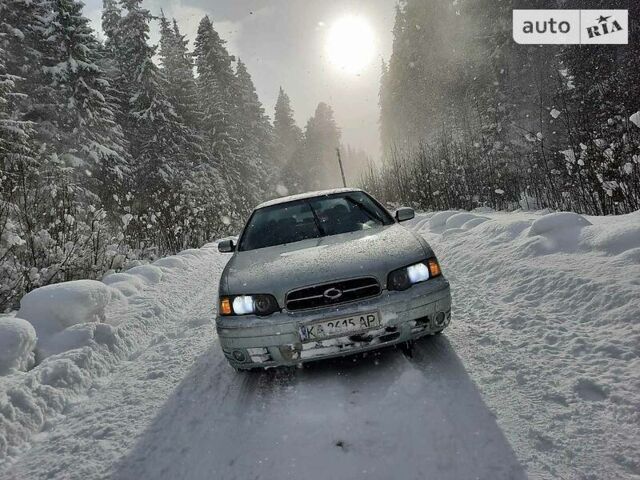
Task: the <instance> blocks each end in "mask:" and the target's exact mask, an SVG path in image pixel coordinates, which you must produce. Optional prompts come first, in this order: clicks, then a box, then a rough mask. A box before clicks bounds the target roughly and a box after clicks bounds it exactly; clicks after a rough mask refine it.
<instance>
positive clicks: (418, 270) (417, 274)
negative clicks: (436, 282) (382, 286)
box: [387, 257, 441, 290]
mask: <svg viewBox="0 0 640 480" xmlns="http://www.w3.org/2000/svg"><path fill="white" fill-rule="evenodd" d="M440 274H441V271H440V265H439V264H438V260H436V258H435V257H431V258H429V259H428V260H425V261H424V262H420V263H415V264H413V265H409V266H408V267H404V268H399V269H398V270H394V271H393V272H391V273H390V274H389V277H388V278H387V288H388V289H389V290H406V289H407V288H409V287H411V285H414V284H416V283H420V282H426V281H427V280H429V279H430V278H433V277H437V276H439V275H440Z"/></svg>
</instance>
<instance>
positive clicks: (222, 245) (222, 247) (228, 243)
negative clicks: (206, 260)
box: [218, 240, 236, 253]
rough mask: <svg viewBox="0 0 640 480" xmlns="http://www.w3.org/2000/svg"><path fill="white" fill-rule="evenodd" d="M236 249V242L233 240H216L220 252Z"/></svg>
mask: <svg viewBox="0 0 640 480" xmlns="http://www.w3.org/2000/svg"><path fill="white" fill-rule="evenodd" d="M235 249H236V244H235V243H233V240H220V242H218V251H219V252H220V253H230V252H233V251H234V250H235Z"/></svg>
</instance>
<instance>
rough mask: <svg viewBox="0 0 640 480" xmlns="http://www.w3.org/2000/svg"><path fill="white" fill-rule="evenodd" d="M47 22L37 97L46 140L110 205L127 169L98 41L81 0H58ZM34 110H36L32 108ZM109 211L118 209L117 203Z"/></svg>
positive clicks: (127, 163)
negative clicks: (44, 51)
mask: <svg viewBox="0 0 640 480" xmlns="http://www.w3.org/2000/svg"><path fill="white" fill-rule="evenodd" d="M52 7H53V9H52V12H51V14H50V15H49V16H47V17H46V18H45V19H44V20H43V35H44V38H45V39H46V45H47V56H46V60H45V61H44V62H43V65H42V70H43V72H42V79H43V81H44V84H40V85H38V86H37V87H36V88H35V89H34V96H35V97H36V98H37V99H38V101H39V102H41V104H42V105H46V108H43V109H42V110H40V111H38V112H37V113H38V117H39V118H38V120H39V122H40V124H42V125H44V124H46V125H48V127H47V128H45V129H43V130H42V131H43V132H44V133H45V134H44V137H43V140H44V141H46V142H47V143H48V144H49V145H50V146H51V147H52V148H53V151H54V153H55V155H56V156H57V157H58V159H60V160H61V161H62V162H63V163H64V164H65V165H69V166H73V167H76V169H77V172H79V175H77V177H78V178H79V179H81V181H82V183H83V184H85V185H87V186H89V187H90V189H91V191H92V192H94V193H97V194H99V196H100V198H101V199H102V201H103V203H105V204H107V205H110V204H111V203H112V202H113V201H114V199H115V198H117V195H119V194H120V193H121V186H122V184H123V181H124V177H125V175H126V174H127V173H128V170H129V158H128V155H127V151H126V148H125V145H126V142H125V139H124V135H123V133H122V130H121V129H120V126H119V125H118V124H117V123H116V121H115V115H114V111H113V108H112V105H111V104H110V103H109V102H108V101H107V99H106V97H105V95H106V91H107V89H108V87H109V83H108V81H107V79H106V77H105V74H104V72H103V71H102V70H101V69H100V67H99V66H98V65H97V64H96V62H97V60H98V58H99V57H100V45H99V43H98V41H97V40H96V38H95V37H94V35H93V31H92V29H91V28H90V26H89V20H88V19H87V18H86V17H84V16H83V15H82V8H83V4H82V3H81V2H79V1H77V0H55V1H53V2H52ZM34 113H35V112H34ZM110 210H117V209H116V208H115V206H114V205H112V207H111V208H110Z"/></svg>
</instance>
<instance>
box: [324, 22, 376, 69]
mask: <svg viewBox="0 0 640 480" xmlns="http://www.w3.org/2000/svg"><path fill="white" fill-rule="evenodd" d="M326 53H327V57H328V58H329V61H330V62H331V64H333V65H334V66H335V67H336V68H338V69H339V70H341V71H343V72H345V73H348V74H352V75H357V74H359V73H361V72H362V71H363V70H364V69H365V68H366V67H367V66H369V64H370V63H371V61H372V60H373V57H374V54H375V35H374V33H373V29H372V28H371V25H370V24H369V22H368V21H367V20H366V18H364V17H361V16H359V15H346V16H344V17H341V18H339V19H337V20H336V21H334V22H333V23H332V24H331V25H330V27H329V30H328V34H327V43H326Z"/></svg>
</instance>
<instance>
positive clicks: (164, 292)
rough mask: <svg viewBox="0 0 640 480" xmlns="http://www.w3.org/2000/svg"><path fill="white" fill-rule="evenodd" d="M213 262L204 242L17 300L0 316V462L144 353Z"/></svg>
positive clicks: (214, 254) (177, 315) (211, 246)
mask: <svg viewBox="0 0 640 480" xmlns="http://www.w3.org/2000/svg"><path fill="white" fill-rule="evenodd" d="M218 257H219V255H217V246H216V244H208V245H206V246H205V247H203V248H202V249H198V250H187V251H184V252H181V253H180V254H178V255H175V256H172V257H167V258H163V259H161V260H158V261H156V262H155V263H154V264H152V265H140V266H137V267H133V268H131V269H129V270H127V271H126V272H124V273H115V274H111V275H108V276H106V277H105V278H104V281H103V282H98V281H94V280H79V281H73V282H65V283H59V284H55V285H50V286H46V287H42V288H39V289H36V290H33V291H32V292H30V293H29V294H27V295H25V296H24V298H23V299H22V301H21V308H20V310H19V311H18V312H17V314H16V317H11V316H3V317H0V375H5V376H3V377H0V464H2V462H3V460H4V459H6V458H10V457H13V456H15V455H17V454H19V451H20V450H19V448H20V446H21V445H22V444H24V443H25V442H27V441H28V440H29V438H30V437H31V436H32V435H33V434H34V433H36V432H39V431H42V430H43V429H46V428H47V425H49V424H50V422H51V420H52V419H53V418H54V417H55V416H56V415H59V414H61V413H62V412H63V411H64V410H65V408H66V407H67V406H68V405H69V404H70V403H72V402H74V401H77V399H78V398H81V397H82V396H83V395H84V394H85V393H86V392H87V390H88V389H90V388H91V387H92V385H93V384H94V382H95V381H96V379H97V378H98V377H100V376H103V375H105V374H108V373H109V372H110V371H111V370H112V369H113V368H114V366H115V365H116V364H117V363H118V362H120V361H122V360H124V359H127V358H129V357H130V356H131V355H132V354H133V353H134V352H136V351H137V350H139V349H141V348H144V347H145V346H146V345H147V344H148V343H149V341H151V338H150V333H151V332H152V331H153V330H154V329H157V328H159V327H160V326H161V325H162V324H163V323H166V322H173V321H176V320H179V319H180V311H181V309H182V308H184V306H185V305H186V304H187V303H188V302H189V300H190V298H191V296H192V294H193V292H194V291H197V289H198V287H200V288H203V286H202V285H198V278H202V273H203V272H204V271H206V269H207V268H211V265H212V262H213V261H214V259H216V258H218ZM212 301H213V299H212ZM36 362H37V363H38V364H37V366H35V367H34V368H32V367H33V366H34V364H35V363H36ZM30 368H32V369H31V370H29V369H30ZM25 370H29V371H26V372H25Z"/></svg>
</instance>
